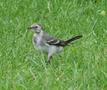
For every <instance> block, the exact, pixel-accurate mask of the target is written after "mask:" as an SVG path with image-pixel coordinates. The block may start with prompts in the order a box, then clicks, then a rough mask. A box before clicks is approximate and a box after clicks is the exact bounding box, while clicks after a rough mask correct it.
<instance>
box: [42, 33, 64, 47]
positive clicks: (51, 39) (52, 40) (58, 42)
mask: <svg viewBox="0 0 107 90" xmlns="http://www.w3.org/2000/svg"><path fill="white" fill-rule="evenodd" d="M43 38H44V41H45V42H46V43H47V44H49V45H55V46H64V41H62V40H59V39H56V38H54V37H52V36H49V35H48V34H47V33H45V34H44V36H43Z"/></svg>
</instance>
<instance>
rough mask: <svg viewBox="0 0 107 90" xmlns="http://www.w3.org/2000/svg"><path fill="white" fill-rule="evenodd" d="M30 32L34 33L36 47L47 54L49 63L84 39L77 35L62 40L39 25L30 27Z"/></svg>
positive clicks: (33, 38)
mask: <svg viewBox="0 0 107 90" xmlns="http://www.w3.org/2000/svg"><path fill="white" fill-rule="evenodd" d="M28 30H30V31H32V32H33V37H32V42H33V45H34V47H35V48H37V49H38V50H40V51H41V52H45V53H47V56H48V60H47V63H50V62H51V60H52V59H51V58H52V57H53V55H55V54H58V53H60V52H61V51H62V50H63V49H64V47H66V46H68V45H69V44H70V43H73V41H75V40H78V39H80V38H81V37H82V35H76V36H74V37H72V38H70V39H67V40H60V39H57V38H55V37H53V36H52V35H49V34H48V33H47V32H45V30H44V28H43V26H42V25H41V24H38V23H34V24H32V25H31V26H30V27H28Z"/></svg>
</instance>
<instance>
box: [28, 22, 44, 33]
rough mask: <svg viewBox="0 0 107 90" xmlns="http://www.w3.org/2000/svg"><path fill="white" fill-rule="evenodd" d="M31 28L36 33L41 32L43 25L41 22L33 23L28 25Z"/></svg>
mask: <svg viewBox="0 0 107 90" xmlns="http://www.w3.org/2000/svg"><path fill="white" fill-rule="evenodd" d="M28 29H29V30H32V31H33V32H35V33H40V32H41V31H42V30H43V27H42V26H41V25H40V24H36V23H34V24H32V25H31V26H30V27H28Z"/></svg>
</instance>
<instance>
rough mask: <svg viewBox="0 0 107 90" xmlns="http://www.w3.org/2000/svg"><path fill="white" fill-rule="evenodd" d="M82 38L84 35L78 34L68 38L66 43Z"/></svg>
mask: <svg viewBox="0 0 107 90" xmlns="http://www.w3.org/2000/svg"><path fill="white" fill-rule="evenodd" d="M80 38H82V35H78V36H75V37H72V38H70V39H68V40H66V41H65V44H66V45H68V44H69V43H72V42H73V41H75V40H77V39H80Z"/></svg>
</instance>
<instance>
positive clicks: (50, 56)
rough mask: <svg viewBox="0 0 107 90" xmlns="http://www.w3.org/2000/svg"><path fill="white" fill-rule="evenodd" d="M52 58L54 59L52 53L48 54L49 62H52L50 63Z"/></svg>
mask: <svg viewBox="0 0 107 90" xmlns="http://www.w3.org/2000/svg"><path fill="white" fill-rule="evenodd" d="M51 59H52V55H48V61H47V64H50V63H51Z"/></svg>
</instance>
